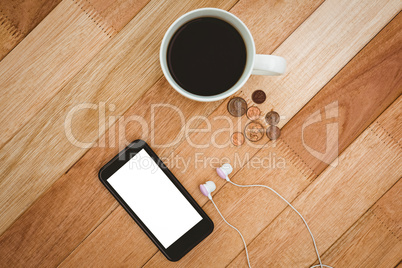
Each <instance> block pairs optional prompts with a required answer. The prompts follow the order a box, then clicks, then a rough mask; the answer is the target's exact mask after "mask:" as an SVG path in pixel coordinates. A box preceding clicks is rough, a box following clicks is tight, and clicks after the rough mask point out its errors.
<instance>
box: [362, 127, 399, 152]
mask: <svg viewBox="0 0 402 268" xmlns="http://www.w3.org/2000/svg"><path fill="white" fill-rule="evenodd" d="M369 128H370V130H371V131H372V132H373V133H374V134H375V135H376V136H377V137H378V138H379V139H380V140H381V141H382V142H383V143H384V144H385V145H387V146H389V147H390V148H391V149H393V148H395V147H399V149H402V146H401V144H400V143H399V142H398V141H397V140H396V139H395V138H394V137H393V136H392V135H391V134H390V133H389V131H387V130H386V129H385V128H384V127H383V126H382V125H381V124H380V123H379V122H378V121H375V122H374V124H373V125H371V126H369Z"/></svg>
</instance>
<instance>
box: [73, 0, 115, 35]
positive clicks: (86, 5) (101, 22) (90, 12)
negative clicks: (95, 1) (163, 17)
mask: <svg viewBox="0 0 402 268" xmlns="http://www.w3.org/2000/svg"><path fill="white" fill-rule="evenodd" d="M72 1H73V2H74V3H75V4H76V5H77V6H79V7H80V8H81V10H82V11H83V12H84V13H85V14H86V15H87V16H88V18H90V19H91V20H92V21H93V22H94V23H96V25H98V27H99V29H101V30H102V31H103V32H104V33H105V34H106V35H107V36H109V38H112V37H113V36H114V35H115V34H116V33H117V32H118V31H117V30H116V29H115V28H114V27H113V26H112V25H108V24H107V23H106V22H105V19H104V18H103V17H102V16H101V15H100V14H99V12H98V11H97V10H96V9H95V7H94V6H93V5H92V4H91V3H90V2H89V1H87V0H72Z"/></svg>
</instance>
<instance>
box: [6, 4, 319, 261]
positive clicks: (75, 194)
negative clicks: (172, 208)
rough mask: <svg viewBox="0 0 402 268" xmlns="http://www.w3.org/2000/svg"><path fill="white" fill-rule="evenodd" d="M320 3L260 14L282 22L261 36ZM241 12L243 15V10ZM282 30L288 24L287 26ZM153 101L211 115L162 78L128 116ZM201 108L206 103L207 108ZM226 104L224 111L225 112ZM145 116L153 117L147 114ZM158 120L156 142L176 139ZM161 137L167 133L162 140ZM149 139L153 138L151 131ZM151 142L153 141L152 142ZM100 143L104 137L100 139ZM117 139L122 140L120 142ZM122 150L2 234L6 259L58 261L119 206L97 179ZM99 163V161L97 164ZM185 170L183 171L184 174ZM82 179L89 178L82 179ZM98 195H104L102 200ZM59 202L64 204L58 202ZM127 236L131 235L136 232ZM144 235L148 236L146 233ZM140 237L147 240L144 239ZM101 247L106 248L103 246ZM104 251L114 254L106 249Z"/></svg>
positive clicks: (92, 158) (291, 25)
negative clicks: (282, 18)
mask: <svg viewBox="0 0 402 268" xmlns="http://www.w3.org/2000/svg"><path fill="white" fill-rule="evenodd" d="M319 4H320V2H316V3H315V5H311V4H308V5H309V6H310V8H307V6H303V5H294V4H293V3H291V4H285V5H277V6H275V9H274V10H272V13H271V15H270V16H268V17H267V18H266V17H265V16H264V15H263V14H261V15H260V16H261V19H265V20H266V21H267V22H269V21H271V20H272V21H275V23H277V24H270V27H268V29H267V32H263V33H262V35H268V34H269V37H270V38H269V39H268V41H267V42H266V43H265V46H266V47H267V48H269V47H277V46H278V45H279V44H280V42H283V40H285V39H286V38H287V37H288V34H290V33H291V32H292V31H293V30H294V29H295V28H297V27H298V26H299V25H300V24H301V23H302V22H303V20H304V19H305V18H306V17H308V16H309V15H310V13H311V12H312V11H314V9H315V8H316V7H317V6H318V5H319ZM256 8H259V7H256ZM284 10H288V12H290V11H291V13H290V14H292V16H289V20H281V19H278V18H280V17H281V14H282V13H283V11H284ZM236 15H238V16H240V15H241V14H236ZM294 18H298V20H294ZM264 29H265V28H264ZM283 29H286V31H284V30H283ZM266 51H267V52H269V51H268V50H266ZM149 103H170V104H173V105H177V106H178V107H179V108H180V110H181V111H183V113H184V114H186V113H187V112H188V113H190V110H191V114H192V115H208V114H209V113H210V112H211V111H208V110H205V109H206V107H208V106H205V104H201V103H194V102H188V101H187V102H185V101H184V100H183V99H182V98H181V97H180V95H178V94H177V93H175V92H174V91H173V90H172V89H171V88H170V87H169V86H168V85H167V84H166V80H164V79H163V81H162V82H158V84H157V85H156V86H154V87H152V88H151V89H150V90H149V91H148V92H147V93H146V95H145V96H143V97H141V99H139V100H138V101H137V102H136V103H134V104H133V106H132V107H131V108H130V110H129V111H128V112H127V113H125V115H124V117H126V118H128V117H130V116H135V115H143V113H145V114H147V113H149ZM218 104H219V103H218ZM186 107H188V108H186ZM197 107H202V109H200V108H197ZM222 107H224V106H222ZM225 109H226V108H224V110H223V111H221V113H226V112H225ZM186 111H187V112H186ZM164 114H165V113H163V115H164ZM147 116H149V115H147ZM172 116H174V113H172ZM169 118H170V117H169ZM145 119H146V120H148V118H147V117H146V118H145ZM155 125H156V127H157V129H156V130H155V137H156V138H157V140H156V144H166V142H168V141H171V140H170V139H172V138H173V136H175V135H176V133H177V130H178V126H177V125H176V124H172V121H171V120H169V121H166V120H165V117H163V116H161V117H160V118H156V123H155ZM159 126H160V127H159ZM136 128H138V125H136V124H133V125H132V126H130V125H128V128H127V136H126V137H127V140H130V141H131V140H134V139H135V138H138V137H139V136H138V135H139V134H138V131H137V130H136ZM111 131H112V133H114V131H116V130H115V129H113V128H112V129H111ZM117 136H118V134H115V137H117ZM160 137H165V138H162V139H161V138H160ZM144 138H147V137H144ZM148 138H150V137H149V136H148ZM103 140H106V141H105V143H106V144H107V145H108V142H107V140H109V135H107V137H106V138H103ZM151 141H152V140H148V142H151ZM100 143H101V144H102V143H104V142H103V141H101V142H100ZM116 144H118V143H117V142H116ZM151 145H152V143H151ZM153 148H154V149H155V150H156V152H157V153H158V155H160V156H161V157H164V156H169V154H170V151H169V150H165V149H158V148H155V146H153ZM117 152H118V148H109V149H108V148H94V149H91V150H90V151H89V152H88V153H87V154H86V155H85V156H84V157H83V158H82V159H80V160H79V161H78V163H77V164H76V165H74V167H72V168H71V169H70V170H69V172H68V173H67V174H65V175H63V177H62V178H61V179H60V180H58V181H57V182H56V183H55V184H53V185H52V187H51V189H50V190H49V191H48V192H46V193H45V194H44V195H43V196H42V197H41V198H39V200H38V201H37V202H35V203H34V204H33V205H32V207H30V209H28V211H27V212H26V213H24V214H23V215H22V216H21V217H20V218H19V219H18V220H17V221H16V222H15V223H14V224H13V225H12V227H11V228H9V229H8V230H7V232H6V233H4V234H3V236H2V237H1V239H0V240H1V242H0V244H1V245H2V246H0V250H2V249H3V250H4V251H2V254H3V255H4V256H14V258H11V257H10V258H8V259H7V261H8V263H9V264H18V263H26V262H30V263H33V264H35V263H39V262H40V261H42V260H43V259H44V258H46V263H50V264H52V263H58V261H59V260H60V259H59V258H61V256H67V255H68V254H69V252H70V251H71V250H72V249H73V248H74V247H76V246H77V245H78V244H79V243H80V242H81V241H82V240H83V239H84V238H85V237H86V236H87V235H88V234H89V233H90V232H91V230H93V229H94V228H95V227H96V226H97V225H98V224H99V223H100V222H101V221H102V220H103V219H104V218H105V217H106V216H107V215H108V213H110V211H111V210H112V209H114V208H115V207H116V206H117V204H116V202H115V201H114V200H113V198H111V197H110V195H109V194H108V193H107V192H106V191H105V189H104V187H103V186H102V185H101V184H100V183H99V182H98V179H97V172H98V170H99V168H100V167H101V166H102V165H103V164H105V163H106V162H107V161H108V160H109V159H110V158H112V157H113V156H114V155H115V154H116V153H117ZM96 162H98V164H96V165H94V163H96ZM180 173H181V172H180ZM181 174H182V175H184V174H183V173H181ZM82 178H86V179H85V180H82ZM97 200H102V202H98V201H97ZM54 203H58V204H59V205H58V206H54V205H53V204H54ZM88 212H90V213H88ZM84 215H85V216H84ZM66 217H69V218H71V219H74V220H73V221H71V222H70V221H65V220H64V219H65V218H66ZM130 220H131V219H130ZM39 230H40V231H39ZM71 230H74V231H71ZM135 234H136V235H135V236H134V239H132V240H140V239H139V238H138V237H139V236H143V234H142V233H141V232H140V231H139V230H136V231H135ZM118 235H121V233H118ZM28 237H29V239H28ZM47 237H52V238H54V240H53V239H52V240H50V241H49V242H48V243H46V244H43V243H42V244H41V243H40V241H43V240H42V239H45V238H47ZM127 237H130V238H131V237H132V236H127ZM145 239H147V238H146V237H145ZM140 241H143V239H141V240H140ZM61 245H62V246H61ZM31 248H34V249H35V250H34V251H35V254H33V255H32V254H30V251H29V250H28V249H31ZM17 249H19V250H18V255H16V254H15V252H16V250H17ZM24 249H25V250H24ZM97 250H98V251H99V252H101V249H97ZM58 255H59V256H58ZM100 255H102V256H103V255H104V256H105V257H106V256H109V255H108V251H107V250H106V251H105V252H103V253H102V254H99V256H100ZM17 256H18V258H17ZM45 256H46V257H45ZM88 260H89V259H88Z"/></svg>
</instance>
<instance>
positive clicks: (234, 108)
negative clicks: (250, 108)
mask: <svg viewBox="0 0 402 268" xmlns="http://www.w3.org/2000/svg"><path fill="white" fill-rule="evenodd" d="M228 111H229V113H230V114H231V115H233V116H234V117H240V116H242V115H244V114H245V113H246V111H247V102H246V101H245V100H244V99H243V98H240V97H234V98H233V99H231V100H230V101H229V102H228Z"/></svg>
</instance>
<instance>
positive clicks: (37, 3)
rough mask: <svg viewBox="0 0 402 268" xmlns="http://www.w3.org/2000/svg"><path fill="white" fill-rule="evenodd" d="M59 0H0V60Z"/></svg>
mask: <svg viewBox="0 0 402 268" xmlns="http://www.w3.org/2000/svg"><path fill="white" fill-rule="evenodd" d="M60 2H61V0H34V1H29V0H13V1H0V61H1V60H2V59H3V58H4V57H5V56H6V55H7V54H8V53H9V52H10V51H11V50H12V49H13V48H14V47H15V46H16V45H17V44H18V43H19V42H20V41H21V40H22V39H23V38H24V37H25V36H26V35H28V33H29V32H30V31H32V29H33V28H35V27H36V26H37V25H38V24H39V22H41V21H42V20H43V19H44V18H45V17H46V16H47V15H48V14H49V13H50V11H51V10H52V9H53V8H55V7H56V6H57V4H59V3H60ZM4 21H7V22H4ZM7 25H8V26H7ZM10 25H11V27H10ZM3 27H4V28H8V31H3V30H4V28H3ZM10 28H12V30H11V29H10ZM10 30H11V31H10Z"/></svg>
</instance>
